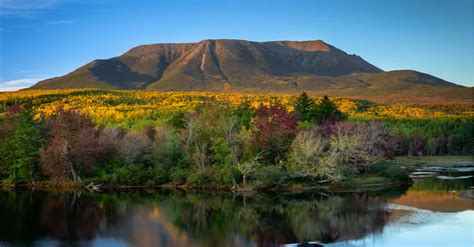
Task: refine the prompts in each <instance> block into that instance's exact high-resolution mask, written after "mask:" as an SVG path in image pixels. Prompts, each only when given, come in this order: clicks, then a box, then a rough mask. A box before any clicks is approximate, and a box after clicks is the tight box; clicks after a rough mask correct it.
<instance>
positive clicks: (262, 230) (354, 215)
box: [0, 190, 404, 246]
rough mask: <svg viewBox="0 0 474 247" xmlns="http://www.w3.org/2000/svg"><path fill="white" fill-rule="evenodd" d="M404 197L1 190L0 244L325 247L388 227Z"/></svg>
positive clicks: (395, 194)
mask: <svg viewBox="0 0 474 247" xmlns="http://www.w3.org/2000/svg"><path fill="white" fill-rule="evenodd" d="M403 192H404V190H401V191H400V190H397V191H394V190H392V191H384V192H363V193H344V194H332V195H325V194H319V193H305V194H297V195H290V194H288V195H286V194H262V193H257V194H253V195H245V194H232V193H228V192H222V193H220V192H212V193H211V192H183V191H163V190H159V191H143V190H141V191H128V192H124V191H122V192H110V193H100V194H91V193H86V192H82V193H81V192H68V193H59V192H45V191H25V190H10V191H5V190H0V218H1V219H2V220H1V221H0V242H7V243H14V244H19V243H25V244H28V243H30V244H31V243H32V242H33V241H38V240H40V241H41V240H44V239H51V238H53V239H55V240H57V241H61V242H63V243H68V244H69V243H79V242H81V243H82V242H90V241H98V240H101V239H103V238H107V239H114V240H116V241H118V242H123V243H125V244H130V245H133V246H150V245H153V246H156V245H158V246H184V245H186V246H242V245H249V246H253V245H258V246H274V245H278V244H284V243H297V242H305V241H321V242H324V243H330V242H335V241H343V240H348V239H356V238H362V237H364V236H366V235H367V234H371V233H378V232H381V231H382V230H383V227H384V226H385V225H386V224H387V222H388V220H389V213H388V211H387V210H385V209H384V207H383V203H385V202H387V200H389V199H394V198H397V197H399V196H400V195H401V194H402V193H403ZM36 243H38V242H36ZM28 245H29V244H28Z"/></svg>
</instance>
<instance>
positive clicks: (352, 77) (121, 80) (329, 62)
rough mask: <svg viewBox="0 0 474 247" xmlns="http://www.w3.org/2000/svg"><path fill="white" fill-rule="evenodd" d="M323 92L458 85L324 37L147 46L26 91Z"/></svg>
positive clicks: (383, 90) (402, 89) (345, 92)
mask: <svg viewBox="0 0 474 247" xmlns="http://www.w3.org/2000/svg"><path fill="white" fill-rule="evenodd" d="M84 87H87V88H104V89H146V90H159V91H191V90H192V91H250V92H253V91H255V90H257V91H272V92H273V91H275V92H278V91H284V92H287V91H302V90H306V91H325V92H328V93H331V92H332V94H341V95H345V94H359V95H364V94H367V93H376V94H378V95H380V94H386V93H393V92H399V91H407V92H412V90H413V89H416V90H419V89H423V88H425V89H426V88H452V87H461V86H458V85H456V84H453V83H450V82H446V81H444V80H442V79H439V78H436V77H433V76H431V75H428V74H423V73H420V72H416V71H410V70H406V71H389V72H384V71H383V70H381V69H379V68H377V67H376V66H374V65H372V64H370V63H368V62H367V61H365V60H364V59H362V58H361V57H359V56H357V55H350V54H347V53H346V52H344V51H342V50H340V49H338V48H336V47H334V46H331V45H329V44H327V43H325V42H324V41H321V40H315V41H271V42H252V41H245V40H225V39H220V40H203V41H201V42H198V43H182V44H152V45H142V46H138V47H135V48H133V49H131V50H129V51H127V52H126V53H124V54H123V55H121V56H118V57H114V58H110V59H100V60H95V61H92V62H91V63H89V64H86V65H84V66H82V67H80V68H78V69H76V70H75V71H73V72H71V73H69V74H67V75H64V76H61V77H56V78H51V79H47V80H44V81H40V82H38V83H37V84H36V85H34V86H32V87H31V89H59V88H84Z"/></svg>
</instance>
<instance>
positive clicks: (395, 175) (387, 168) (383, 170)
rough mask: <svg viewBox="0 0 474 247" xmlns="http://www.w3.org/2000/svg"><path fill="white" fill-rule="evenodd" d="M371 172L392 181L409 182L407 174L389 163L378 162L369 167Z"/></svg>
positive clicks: (397, 166)
mask: <svg viewBox="0 0 474 247" xmlns="http://www.w3.org/2000/svg"><path fill="white" fill-rule="evenodd" d="M371 172H373V173H375V174H377V175H379V176H382V177H386V178H388V179H390V180H392V181H400V182H408V181H411V178H410V175H409V174H408V172H407V171H406V170H405V169H403V168H402V167H401V166H399V165H396V164H392V163H390V162H379V163H377V164H374V165H373V166H372V167H371Z"/></svg>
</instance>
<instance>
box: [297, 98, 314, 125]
mask: <svg viewBox="0 0 474 247" xmlns="http://www.w3.org/2000/svg"><path fill="white" fill-rule="evenodd" d="M294 107H295V112H296V113H297V116H298V120H300V121H311V120H312V119H313V118H314V117H315V116H316V114H315V113H316V112H315V110H316V103H315V102H314V100H313V99H311V98H310V97H309V96H308V95H307V94H306V93H305V92H303V93H302V94H301V95H300V96H299V97H298V98H297V99H296V101H295V105H294Z"/></svg>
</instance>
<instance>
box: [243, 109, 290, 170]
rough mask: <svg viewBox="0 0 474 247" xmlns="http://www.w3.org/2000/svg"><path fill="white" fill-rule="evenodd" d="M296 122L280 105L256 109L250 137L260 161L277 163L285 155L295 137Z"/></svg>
mask: <svg viewBox="0 0 474 247" xmlns="http://www.w3.org/2000/svg"><path fill="white" fill-rule="evenodd" d="M296 125H297V120H296V117H295V116H294V115H293V114H290V113H288V112H287V111H286V109H285V108H284V107H283V106H281V105H272V106H270V107H266V106H260V107H259V108H258V109H257V112H256V116H255V119H254V123H253V126H252V135H253V139H254V147H255V148H256V151H257V152H263V155H262V160H264V161H266V162H269V163H276V162H278V161H279V160H280V159H281V158H282V157H283V156H284V154H285V153H286V151H287V150H288V148H289V147H290V145H291V142H292V140H293V138H294V137H295V135H296Z"/></svg>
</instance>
